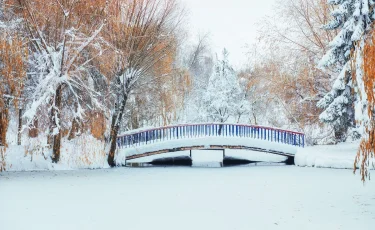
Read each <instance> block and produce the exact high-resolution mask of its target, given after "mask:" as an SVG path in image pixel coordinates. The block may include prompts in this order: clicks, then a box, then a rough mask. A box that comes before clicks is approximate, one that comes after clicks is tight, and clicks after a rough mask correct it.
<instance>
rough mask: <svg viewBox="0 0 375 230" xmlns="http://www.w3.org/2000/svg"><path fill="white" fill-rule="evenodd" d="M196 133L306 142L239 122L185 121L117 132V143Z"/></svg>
mask: <svg viewBox="0 0 375 230" xmlns="http://www.w3.org/2000/svg"><path fill="white" fill-rule="evenodd" d="M199 137H239V138H252V139H259V140H267V141H271V142H278V143H283V144H289V145H294V146H299V147H304V146H305V134H303V133H300V132H294V131H289V130H282V129H275V128H271V127H264V126H256V125H242V124H185V125H176V126H167V127H160V128H155V129H149V130H143V131H139V132H136V133H131V134H126V135H121V136H118V137H117V144H118V146H119V147H120V148H131V147H137V146H141V145H147V144H151V143H156V142H161V141H166V140H177V139H188V138H199Z"/></svg>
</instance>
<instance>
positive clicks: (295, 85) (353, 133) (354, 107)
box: [243, 0, 375, 180]
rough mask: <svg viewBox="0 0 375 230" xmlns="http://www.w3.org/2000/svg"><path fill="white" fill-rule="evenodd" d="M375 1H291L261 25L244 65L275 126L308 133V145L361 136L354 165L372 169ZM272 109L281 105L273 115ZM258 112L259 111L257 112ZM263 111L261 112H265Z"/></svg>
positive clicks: (282, 3)
mask: <svg viewBox="0 0 375 230" xmlns="http://www.w3.org/2000/svg"><path fill="white" fill-rule="evenodd" d="M374 5H375V3H374V1H368V0H328V1H327V0H287V1H279V2H278V4H277V6H276V7H275V8H276V10H275V13H274V15H272V16H269V17H266V18H265V20H263V21H262V22H261V23H260V24H259V28H260V29H259V32H260V36H259V41H260V44H256V45H255V46H254V47H253V48H251V49H250V52H249V53H250V60H251V65H250V67H249V68H248V70H246V71H244V73H243V74H244V75H245V76H247V77H248V78H249V79H250V81H251V82H253V84H252V86H251V87H250V88H251V89H252V91H254V92H255V95H260V92H262V91H263V92H266V91H267V90H266V89H269V90H268V91H267V94H266V95H262V96H261V97H258V99H257V101H258V102H253V103H258V104H259V109H261V111H262V112H263V111H264V112H263V113H267V114H270V116H269V117H268V118H267V119H268V120H269V121H270V122H271V123H272V124H274V125H275V126H283V125H286V126H291V127H294V128H295V129H299V130H301V131H304V132H305V133H306V135H307V137H308V141H309V143H310V144H326V143H338V142H344V141H349V140H358V139H361V138H362V143H361V147H360V150H359V152H358V156H357V159H356V162H355V164H354V167H355V168H356V166H357V165H358V164H359V165H360V166H361V174H362V179H363V180H364V179H365V177H366V176H367V175H368V168H369V167H373V166H374V165H373V163H371V162H372V159H373V158H374V152H375V139H374V102H373V98H374V83H373V81H374V80H373V79H374V77H375V75H374V73H373V72H372V70H373V66H374V61H375V59H374V58H373V53H372V52H373V49H374V48H373V47H374V43H373V39H374V28H373V20H374ZM274 111H280V113H276V115H272V113H273V114H275V112H274ZM255 114H256V113H255ZM260 115H261V113H258V116H260Z"/></svg>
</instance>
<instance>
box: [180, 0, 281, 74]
mask: <svg viewBox="0 0 375 230" xmlns="http://www.w3.org/2000/svg"><path fill="white" fill-rule="evenodd" d="M182 1H183V2H184V4H185V6H186V8H187V10H188V12H189V14H188V22H189V29H190V31H191V33H192V34H193V35H194V34H198V33H199V32H209V33H210V35H211V40H212V43H213V44H212V47H213V48H214V50H215V51H216V52H220V51H221V50H222V49H223V48H224V47H225V48H227V49H228V50H229V52H230V60H231V61H232V62H233V64H234V65H235V66H236V67H240V66H243V65H245V64H246V62H247V61H246V55H245V53H246V48H245V46H246V44H253V43H254V42H255V41H256V36H257V29H256V27H255V23H256V22H258V21H259V20H261V19H262V18H263V17H264V16H266V15H270V14H271V12H272V6H274V3H275V2H276V0H182Z"/></svg>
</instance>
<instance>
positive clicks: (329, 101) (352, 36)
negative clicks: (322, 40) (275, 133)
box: [318, 0, 374, 141]
mask: <svg viewBox="0 0 375 230" xmlns="http://www.w3.org/2000/svg"><path fill="white" fill-rule="evenodd" d="M328 3H329V4H332V5H335V6H336V7H335V10H333V12H332V17H333V19H332V20H331V21H330V22H329V23H328V24H327V25H325V26H324V28H325V29H327V30H339V32H338V34H337V36H336V37H335V38H334V39H333V40H332V41H331V42H330V44H329V48H330V49H329V51H328V52H327V53H326V54H325V55H324V56H323V58H322V59H321V61H320V63H319V66H320V67H331V68H333V69H334V70H335V71H336V72H337V73H338V75H337V79H336V80H335V82H334V84H333V87H332V90H331V91H330V92H329V93H328V94H327V95H326V96H325V97H324V98H323V99H321V100H320V101H319V102H318V107H320V108H323V109H325V110H324V111H323V113H322V114H321V115H320V119H321V120H322V121H323V122H326V123H329V124H332V125H333V127H334V129H335V136H336V138H337V140H338V141H343V140H345V136H346V133H347V130H348V128H349V127H352V126H354V109H353V102H354V100H355V97H354V95H353V93H352V89H353V87H354V84H353V79H352V77H351V74H352V70H351V69H350V63H349V60H350V58H351V54H352V50H353V49H354V48H355V44H356V43H357V42H359V41H361V40H362V39H363V35H364V34H365V33H366V32H367V31H368V30H369V29H370V25H371V23H372V21H373V19H374V11H373V6H374V1H373V0H328Z"/></svg>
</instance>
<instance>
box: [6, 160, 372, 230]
mask: <svg viewBox="0 0 375 230" xmlns="http://www.w3.org/2000/svg"><path fill="white" fill-rule="evenodd" d="M374 191H375V183H373V182H372V181H370V182H368V183H367V184H365V185H363V184H362V183H361V181H360V178H359V176H354V175H353V174H352V173H351V171H349V170H337V169H321V168H310V167H306V168H303V167H295V166H281V167H280V166H261V167H260V166H255V167H230V168H191V167H174V168H162V167H160V168H159V167H153V168H116V169H104V170H81V171H57V172H56V171H44V172H5V173H4V172H3V173H1V174H0V229H1V230H21V229H22V230H24V229H30V230H32V229H37V230H44V229H46V230H47V229H48V230H50V229H56V230H58V229H62V230H75V229H79V230H82V229H90V230H91V229H92V230H95V229H100V230H102V229H131V230H137V229H145V230H149V229H155V230H158V229H163V230H168V229H171V230H172V229H173V230H175V229H179V230H184V229H186V230H192V229H202V230H203V229H204V230H207V229H214V230H221V229H223V230H229V229H237V230H242V229H243V230H249V229H279V230H283V229H285V230H293V229H298V230H300V229H304V230H308V229H312V230H316V229H322V230H323V229H327V230H332V229H341V230H345V229H348V230H352V229H363V230H367V229H373V227H374V226H375V193H374Z"/></svg>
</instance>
